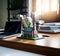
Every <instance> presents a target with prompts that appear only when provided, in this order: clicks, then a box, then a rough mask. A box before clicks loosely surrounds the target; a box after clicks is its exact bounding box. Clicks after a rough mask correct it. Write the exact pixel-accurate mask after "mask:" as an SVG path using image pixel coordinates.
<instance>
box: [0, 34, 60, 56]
mask: <svg viewBox="0 0 60 56" xmlns="http://www.w3.org/2000/svg"><path fill="white" fill-rule="evenodd" d="M39 34H42V35H43V34H45V33H39ZM47 35H49V37H44V39H40V40H26V39H18V38H16V37H11V38H7V39H0V46H5V47H9V48H14V49H18V50H24V51H28V52H33V53H38V54H44V55H50V56H55V55H56V56H59V55H60V33H57V34H47Z"/></svg>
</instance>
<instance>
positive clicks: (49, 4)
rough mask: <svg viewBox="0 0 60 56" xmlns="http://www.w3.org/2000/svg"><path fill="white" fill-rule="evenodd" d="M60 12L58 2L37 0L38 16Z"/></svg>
mask: <svg viewBox="0 0 60 56" xmlns="http://www.w3.org/2000/svg"><path fill="white" fill-rule="evenodd" d="M52 11H57V13H58V11H59V2H58V0H36V11H35V13H36V15H41V14H44V13H46V12H52Z"/></svg>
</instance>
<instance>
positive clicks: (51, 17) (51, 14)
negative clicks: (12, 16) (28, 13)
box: [32, 0, 60, 22]
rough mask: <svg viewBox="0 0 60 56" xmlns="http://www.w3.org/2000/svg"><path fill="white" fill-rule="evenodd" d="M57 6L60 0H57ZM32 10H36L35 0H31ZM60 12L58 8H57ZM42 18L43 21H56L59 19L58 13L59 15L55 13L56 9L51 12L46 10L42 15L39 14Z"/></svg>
mask: <svg viewBox="0 0 60 56" xmlns="http://www.w3.org/2000/svg"><path fill="white" fill-rule="evenodd" d="M59 8H60V0H59ZM32 11H33V12H35V11H36V0H32ZM59 12H60V10H59ZM41 16H42V18H41V17H40V18H41V19H43V20H44V21H45V22H54V21H55V22H56V21H60V13H59V15H57V13H56V11H53V12H48V13H45V14H44V15H41Z"/></svg>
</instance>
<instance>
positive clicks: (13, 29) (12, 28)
mask: <svg viewBox="0 0 60 56" xmlns="http://www.w3.org/2000/svg"><path fill="white" fill-rule="evenodd" d="M18 33H21V21H7V22H6V24H5V29H4V32H3V33H0V38H7V37H8V36H14V35H17V34H18Z"/></svg>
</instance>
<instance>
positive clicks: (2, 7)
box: [0, 0, 7, 28]
mask: <svg viewBox="0 0 60 56" xmlns="http://www.w3.org/2000/svg"><path fill="white" fill-rule="evenodd" d="M6 20H7V0H0V28H4V26H5V22H6Z"/></svg>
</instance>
